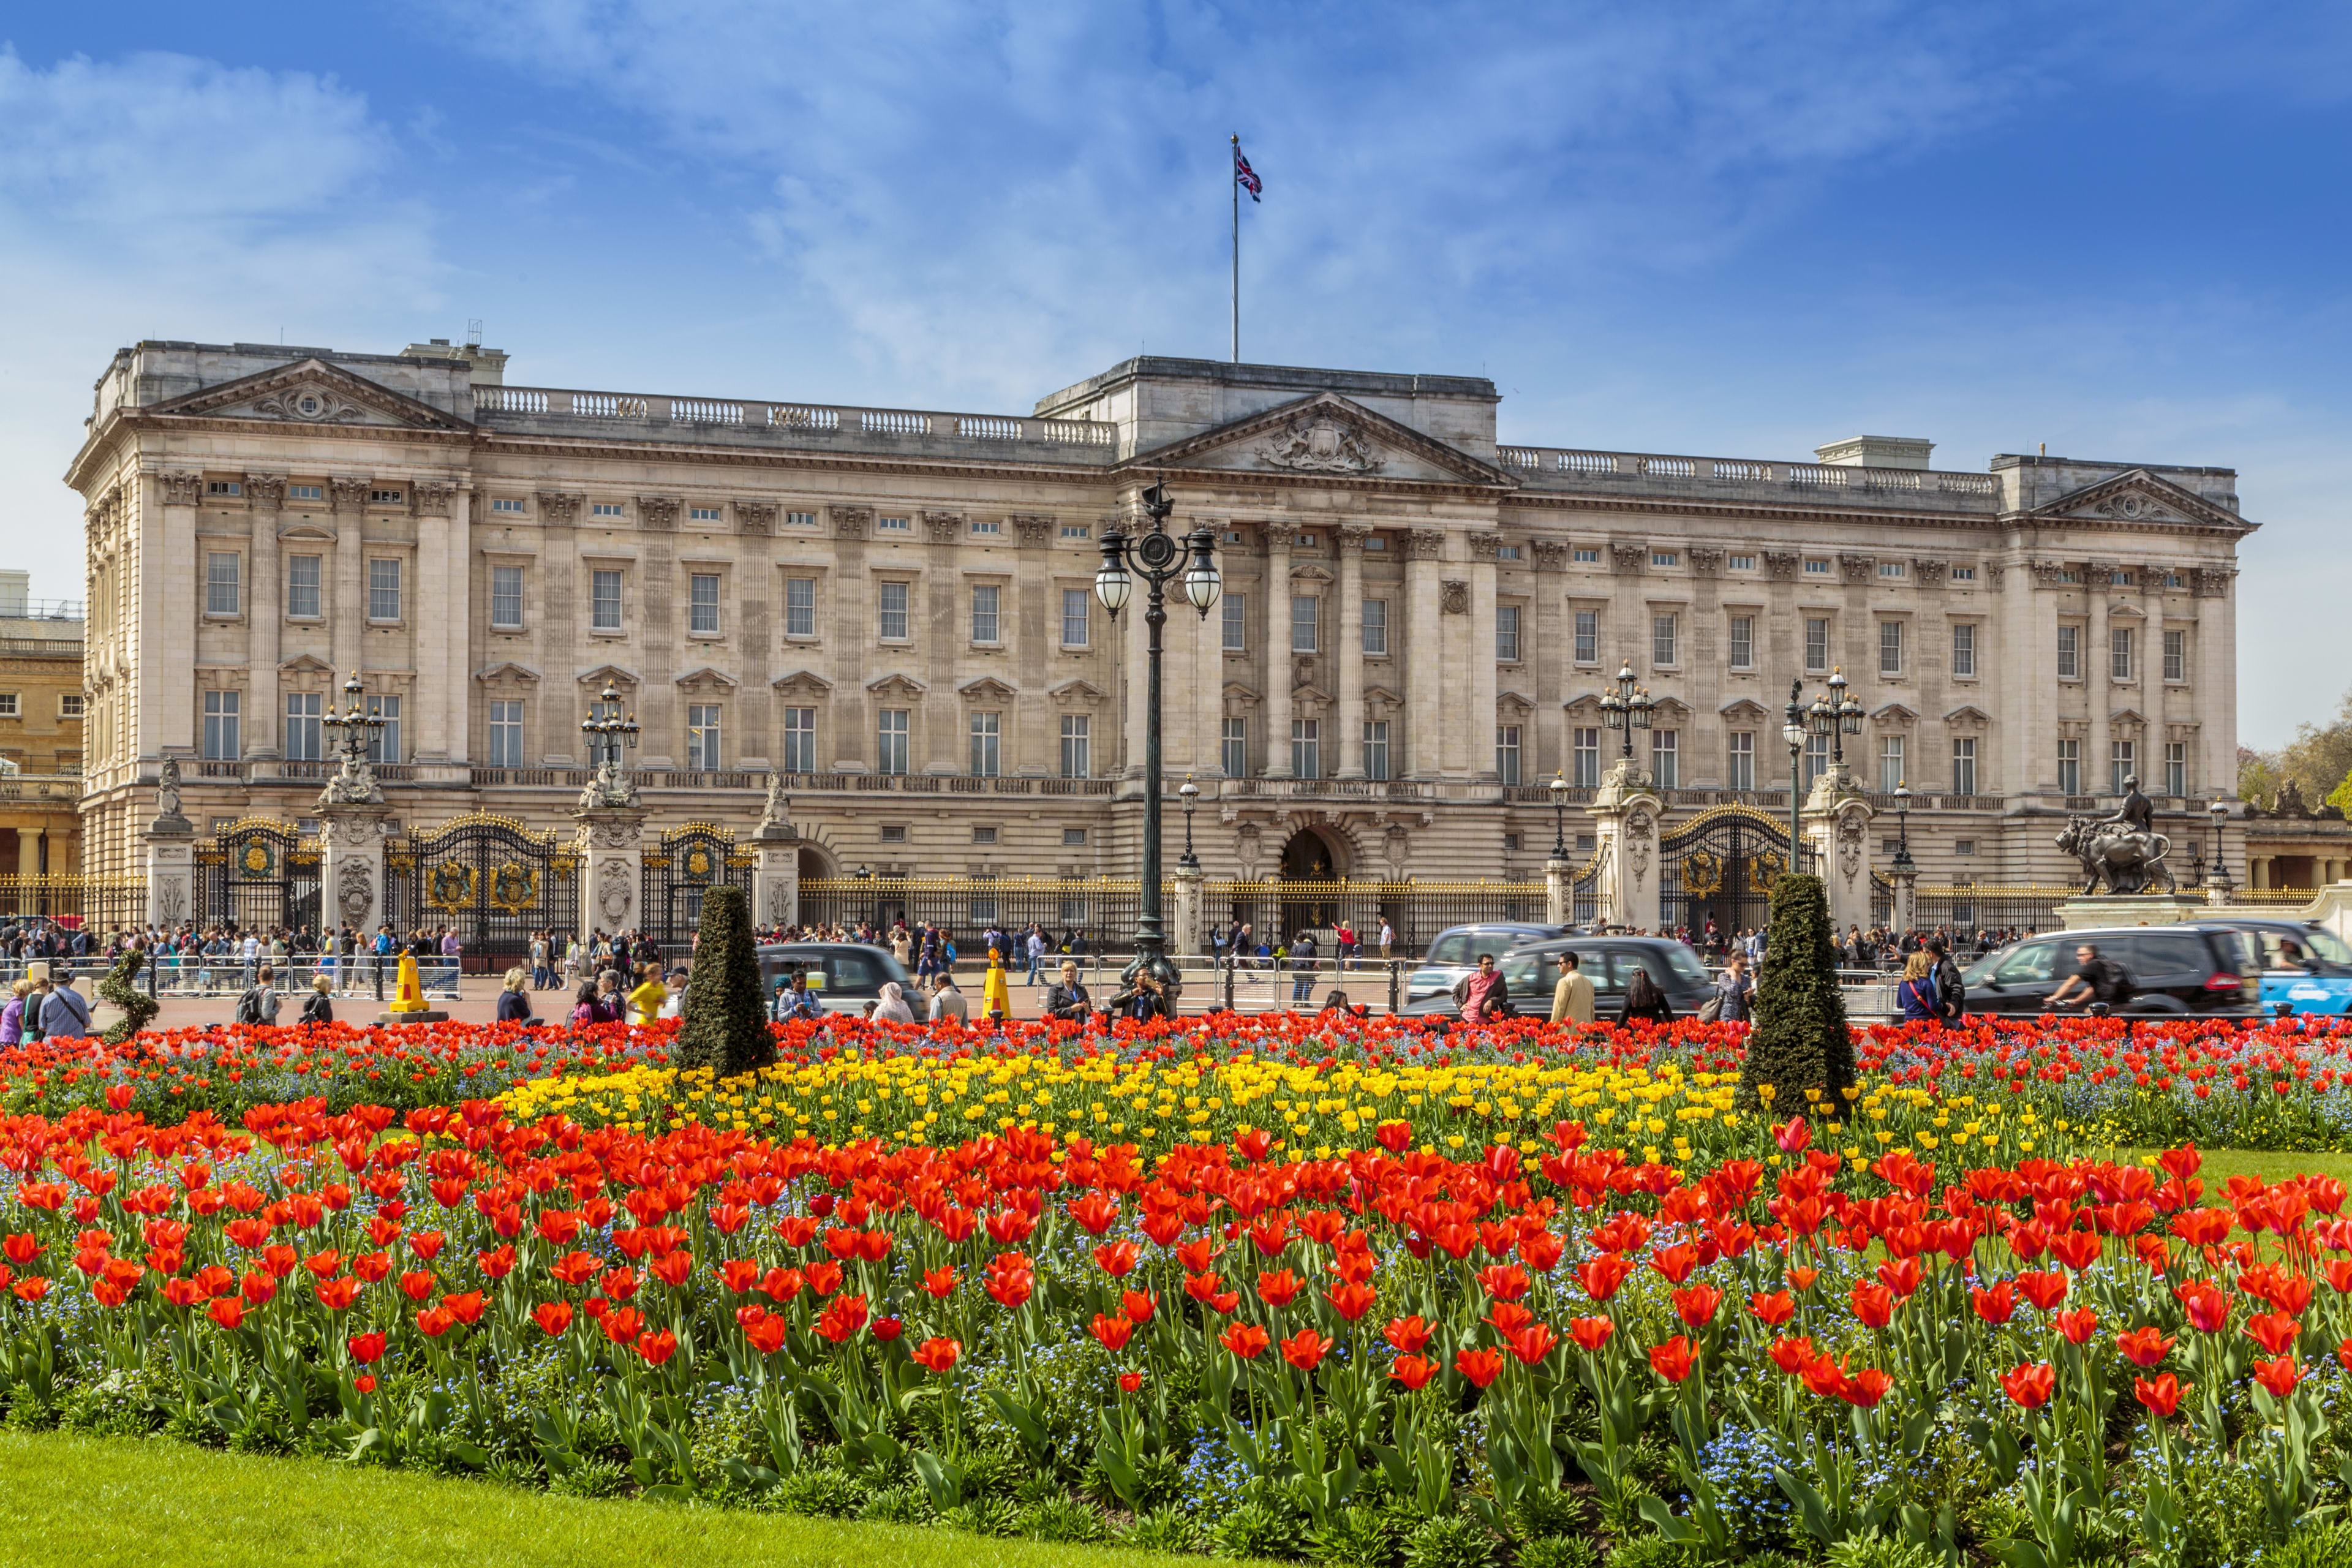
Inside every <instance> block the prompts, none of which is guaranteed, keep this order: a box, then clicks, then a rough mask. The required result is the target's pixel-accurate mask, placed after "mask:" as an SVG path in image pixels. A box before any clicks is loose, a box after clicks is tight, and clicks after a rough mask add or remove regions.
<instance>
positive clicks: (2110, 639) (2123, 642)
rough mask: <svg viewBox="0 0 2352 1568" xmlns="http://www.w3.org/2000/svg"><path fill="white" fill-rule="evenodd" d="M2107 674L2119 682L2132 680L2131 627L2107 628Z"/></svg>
mask: <svg viewBox="0 0 2352 1568" xmlns="http://www.w3.org/2000/svg"><path fill="white" fill-rule="evenodd" d="M2107 674H2108V675H2109V676H2111V677H2113V678H2114V679H2117V680H2129V679H2131V678H2132V629H2131V627H2129V626H2109V627H2108V628H2107Z"/></svg>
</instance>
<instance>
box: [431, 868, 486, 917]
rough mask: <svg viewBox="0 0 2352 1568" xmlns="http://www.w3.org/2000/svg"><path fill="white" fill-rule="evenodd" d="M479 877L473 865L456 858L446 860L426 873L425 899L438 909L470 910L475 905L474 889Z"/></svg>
mask: <svg viewBox="0 0 2352 1568" xmlns="http://www.w3.org/2000/svg"><path fill="white" fill-rule="evenodd" d="M478 885H479V878H478V876H477V874H476V873H475V870H474V868H472V867H471V866H466V865H461V864H459V863H458V862H457V861H455V860H444V861H443V862H441V864H439V865H438V866H436V867H434V868H433V869H432V870H431V871H430V872H428V873H426V875H425V902H427V903H429V904H431V905H432V906H433V907H434V908H435V909H437V910H468V909H471V908H473V907H474V889H476V887H477V886H478Z"/></svg>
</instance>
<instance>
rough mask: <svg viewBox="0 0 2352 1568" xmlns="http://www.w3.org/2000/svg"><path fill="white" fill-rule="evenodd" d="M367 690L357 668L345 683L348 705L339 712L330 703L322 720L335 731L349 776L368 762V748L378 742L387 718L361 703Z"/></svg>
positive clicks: (336, 742) (344, 694) (338, 746)
mask: <svg viewBox="0 0 2352 1568" xmlns="http://www.w3.org/2000/svg"><path fill="white" fill-rule="evenodd" d="M366 690H367V688H366V687H365V686H364V685H362V684H361V681H360V672H359V671H358V670H356V669H355V670H353V671H352V678H351V679H349V680H346V681H344V682H343V696H344V697H345V698H346V699H347V700H348V706H346V707H345V708H344V709H343V710H342V711H341V712H340V713H338V712H337V711H335V710H334V708H333V706H332V705H331V704H330V705H329V707H328V709H327V711H326V713H325V714H324V715H323V716H322V717H321V718H320V721H319V722H320V724H322V725H324V726H326V728H327V729H329V730H330V731H333V733H334V735H335V751H336V752H337V753H338V754H339V755H340V756H341V758H342V768H343V772H344V773H346V774H353V773H358V772H359V770H360V768H361V767H362V766H363V765H364V764H365V763H366V761H367V750H368V747H369V746H371V745H373V743H374V739H375V736H376V734H377V732H378V731H382V730H383V714H381V713H371V712H369V711H368V710H367V704H366V703H365V702H364V701H362V700H361V694H362V693H363V692H364V691H366Z"/></svg>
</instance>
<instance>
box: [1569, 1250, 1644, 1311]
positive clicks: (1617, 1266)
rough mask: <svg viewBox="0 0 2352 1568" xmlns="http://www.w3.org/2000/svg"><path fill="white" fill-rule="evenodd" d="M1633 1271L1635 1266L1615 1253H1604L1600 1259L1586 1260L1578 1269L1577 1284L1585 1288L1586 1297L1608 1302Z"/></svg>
mask: <svg viewBox="0 0 2352 1568" xmlns="http://www.w3.org/2000/svg"><path fill="white" fill-rule="evenodd" d="M1632 1272H1633V1265H1632V1264H1630V1263H1628V1262H1626V1261H1625V1260H1624V1259H1623V1258H1619V1257H1617V1256H1616V1255H1615V1254H1613V1253H1604V1254H1602V1255H1601V1257H1599V1258H1586V1259H1585V1260H1584V1262H1583V1264H1582V1265H1581V1266H1580V1268H1578V1269H1577V1271H1576V1278H1577V1282H1578V1283H1579V1284H1580V1285H1582V1286H1583V1287H1584V1293H1585V1294H1586V1295H1588V1296H1590V1297H1591V1298H1592V1299H1593V1300H1595V1301H1606V1300H1609V1298H1610V1297H1612V1296H1614V1295H1615V1294H1617V1288H1618V1287H1619V1286H1621V1285H1622V1284H1624V1283H1625V1276H1627V1275H1628V1274H1631V1273H1632Z"/></svg>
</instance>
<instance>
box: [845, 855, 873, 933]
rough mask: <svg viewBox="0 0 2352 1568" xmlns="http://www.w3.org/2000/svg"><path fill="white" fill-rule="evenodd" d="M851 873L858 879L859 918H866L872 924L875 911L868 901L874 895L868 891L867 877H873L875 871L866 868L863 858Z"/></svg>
mask: <svg viewBox="0 0 2352 1568" xmlns="http://www.w3.org/2000/svg"><path fill="white" fill-rule="evenodd" d="M850 875H851V876H853V877H855V878H856V879H857V910H858V918H860V919H861V920H864V921H866V922H867V923H868V924H869V925H870V924H872V923H873V921H874V913H875V911H874V908H873V906H872V905H870V904H868V903H867V902H866V900H867V899H868V898H870V897H872V894H870V893H869V892H867V891H866V879H868V878H870V877H872V876H873V875H874V873H873V872H872V871H870V870H868V869H866V863H865V862H864V861H862V860H861V861H860V862H858V866H857V869H856V870H855V871H852V872H851V873H850Z"/></svg>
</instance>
